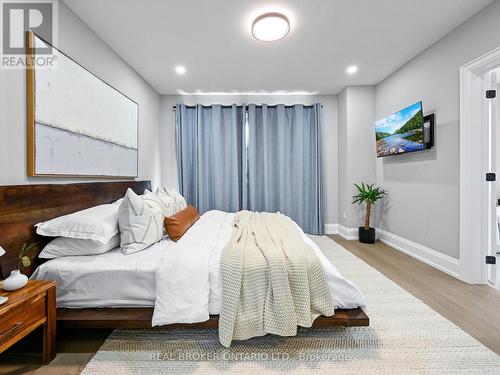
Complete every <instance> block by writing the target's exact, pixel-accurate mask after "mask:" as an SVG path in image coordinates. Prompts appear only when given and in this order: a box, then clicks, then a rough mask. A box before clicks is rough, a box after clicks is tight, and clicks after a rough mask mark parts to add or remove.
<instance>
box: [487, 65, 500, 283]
mask: <svg viewBox="0 0 500 375" xmlns="http://www.w3.org/2000/svg"><path fill="white" fill-rule="evenodd" d="M496 88H497V79H496V71H491V72H489V73H486V74H485V76H484V79H483V92H484V96H483V121H484V122H486V126H485V127H483V129H487V131H488V134H487V137H483V139H484V140H485V141H486V142H487V144H486V145H484V146H485V147H484V151H486V152H484V153H483V155H484V156H485V159H486V160H484V163H483V166H484V170H483V172H484V176H485V180H486V174H487V173H496V148H497V145H496V143H497V142H496V132H497V129H496V127H497V123H496V109H497V107H496V100H497V98H496V97H494V98H493V97H490V98H488V97H487V91H490V96H494V95H493V91H491V90H496ZM499 147H500V145H499ZM499 151H500V150H499ZM496 178H497V179H498V178H500V174H499V175H498V176H496ZM496 183H500V181H499V182H496V181H490V182H489V181H485V185H484V189H485V191H484V192H485V194H484V197H485V198H486V199H485V201H484V202H483V203H484V204H485V205H486V206H487V211H486V214H487V218H486V220H485V224H486V231H485V235H486V241H485V243H484V245H483V246H484V247H483V248H485V250H486V252H485V255H486V256H493V257H496V253H497V251H498V246H499V243H500V239H499V229H498V221H497V213H496V206H497V193H496ZM483 207H484V206H483ZM483 262H484V263H485V264H486V259H483ZM486 267H487V270H486V274H487V278H488V282H489V283H490V284H491V285H493V286H496V284H497V281H498V280H497V277H498V276H497V267H496V266H495V265H490V264H487V265H486Z"/></svg>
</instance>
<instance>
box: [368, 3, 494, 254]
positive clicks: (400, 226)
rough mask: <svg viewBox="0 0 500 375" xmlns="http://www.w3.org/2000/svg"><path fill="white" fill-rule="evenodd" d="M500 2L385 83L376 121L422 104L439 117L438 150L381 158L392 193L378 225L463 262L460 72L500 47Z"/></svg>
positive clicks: (380, 169)
mask: <svg viewBox="0 0 500 375" xmlns="http://www.w3.org/2000/svg"><path fill="white" fill-rule="evenodd" d="M499 20H500V1H496V2H494V3H492V4H491V5H490V6H488V7H486V8H485V9H483V10H482V11H481V12H479V13H478V14H476V15H475V16H474V17H472V18H471V19H469V20H468V21H467V22H465V23H464V24H462V25H461V26H460V27H458V28H457V29H456V30H454V31H453V32H451V33H450V34H448V35H447V36H446V37H444V38H443V39H441V40H440V41H438V42H437V43H435V44H434V45H433V46H431V47H430V48H428V49H427V50H426V51H424V52H423V53H422V54H420V55H419V56H417V57H416V58H415V59H413V60H412V61H410V62H409V63H408V64H406V65H405V66H403V67H402V68H401V69H399V70H398V71H396V72H395V73H393V74H392V75H391V76H390V77H388V78H387V79H385V80H384V81H383V82H381V83H380V84H379V85H378V86H377V89H376V117H377V119H378V118H382V117H385V116H387V115H389V114H391V113H393V112H395V111H397V110H399V109H401V108H404V107H406V106H407V105H409V104H412V103H415V102H417V101H419V100H422V101H423V105H424V112H425V113H430V112H434V113H435V114H436V131H435V144H436V146H435V148H433V149H432V150H430V151H425V152H418V153H414V154H408V155H400V156H395V157H386V158H382V159H379V160H377V182H378V183H379V184H380V185H382V186H384V187H385V188H387V189H388V190H389V193H390V207H389V210H388V211H387V214H386V216H385V219H384V222H381V223H380V225H379V227H381V228H382V229H385V230H387V231H388V232H391V233H393V234H396V235H398V236H401V237H403V238H405V239H407V240H410V241H414V242H416V243H418V244H420V245H423V246H426V247H428V248H430V249H433V250H436V251H438V252H440V253H442V254H446V255H449V256H451V257H454V258H458V241H459V115H460V108H459V99H460V91H459V90H460V88H459V68H460V67H461V66H462V65H464V64H466V63H468V62H469V61H471V60H473V59H475V58H477V57H479V56H481V55H483V54H485V53H487V52H489V51H491V50H493V49H494V48H497V47H500V23H499Z"/></svg>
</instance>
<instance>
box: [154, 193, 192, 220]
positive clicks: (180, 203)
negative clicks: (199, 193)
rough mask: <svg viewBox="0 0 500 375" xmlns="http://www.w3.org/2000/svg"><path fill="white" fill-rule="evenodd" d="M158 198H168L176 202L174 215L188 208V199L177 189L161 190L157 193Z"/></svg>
mask: <svg viewBox="0 0 500 375" xmlns="http://www.w3.org/2000/svg"><path fill="white" fill-rule="evenodd" d="M156 194H157V195H158V196H167V197H170V198H171V199H173V200H174V211H175V212H174V214H176V213H177V212H179V211H182V210H183V209H185V208H186V207H187V203H186V199H184V197H183V196H182V195H181V194H180V193H179V192H178V191H177V190H175V189H167V188H161V189H158V190H157V191H156Z"/></svg>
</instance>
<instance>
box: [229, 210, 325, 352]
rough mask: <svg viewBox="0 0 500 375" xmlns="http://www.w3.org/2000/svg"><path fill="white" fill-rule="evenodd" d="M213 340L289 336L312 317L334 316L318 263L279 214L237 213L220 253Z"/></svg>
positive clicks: (295, 230) (321, 269) (291, 224)
mask: <svg viewBox="0 0 500 375" xmlns="http://www.w3.org/2000/svg"><path fill="white" fill-rule="evenodd" d="M221 272H222V308H221V312H220V317H219V340H220V342H221V344H222V345H224V346H225V347H229V346H230V345H231V341H232V340H246V339H248V338H251V337H256V336H263V335H265V334H267V333H272V334H276V335H280V336H295V335H296V334H297V326H302V327H310V326H311V325H312V323H313V321H314V319H316V318H317V317H318V316H320V315H325V316H331V315H333V314H334V309H333V304H332V297H331V295H330V292H329V289H328V285H327V282H326V278H325V272H324V270H323V266H322V265H321V262H320V260H319V259H318V258H317V256H316V254H314V251H313V249H311V248H310V247H309V246H308V245H307V244H306V243H305V241H304V240H303V238H302V234H301V233H300V230H299V228H298V227H297V225H296V224H295V223H294V222H293V221H292V220H291V219H290V218H288V217H286V216H284V215H282V214H279V213H277V214H272V213H257V212H249V211H241V212H238V213H237V214H236V215H235V220H234V229H233V234H232V237H231V239H230V241H229V242H228V244H227V245H226V247H225V248H224V250H223V253H222V259H221Z"/></svg>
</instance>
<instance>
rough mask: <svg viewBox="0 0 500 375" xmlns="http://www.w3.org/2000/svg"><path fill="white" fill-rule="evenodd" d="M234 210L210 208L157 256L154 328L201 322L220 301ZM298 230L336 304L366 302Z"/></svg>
mask: <svg viewBox="0 0 500 375" xmlns="http://www.w3.org/2000/svg"><path fill="white" fill-rule="evenodd" d="M233 219H234V214H231V213H226V212H221V211H209V212H207V213H205V214H204V215H203V216H202V217H201V218H200V220H198V222H197V223H196V226H193V227H192V228H191V229H190V230H189V232H188V233H187V234H186V235H185V236H184V237H182V238H181V239H180V240H179V241H178V242H177V244H176V246H173V247H172V248H171V249H170V251H168V252H167V253H166V254H165V256H164V257H163V258H162V261H161V262H160V264H159V265H158V268H157V270H156V303H155V309H154V314H153V326H155V325H164V324H171V323H196V322H203V321H205V320H207V319H208V318H209V315H210V314H218V313H219V311H220V307H221V302H222V277H221V272H220V258H221V255H222V250H223V249H224V247H225V245H226V243H227V242H228V241H229V239H230V236H231V231H232V223H233ZM297 230H299V231H300V232H301V233H302V236H303V238H304V240H305V241H306V242H307V243H308V244H310V246H311V247H312V248H313V250H314V251H315V253H316V255H317V256H318V257H319V259H320V261H321V263H322V264H323V267H324V269H325V276H326V279H327V282H328V287H329V288H330V292H331V295H332V302H333V305H334V307H335V308H346V309H351V308H355V307H359V306H365V304H366V303H365V299H364V296H363V295H362V294H361V292H360V291H359V289H358V288H357V287H356V286H355V285H354V284H352V283H351V282H349V281H347V280H346V279H344V278H343V277H342V275H340V273H339V271H338V270H337V269H336V268H335V267H334V266H333V265H332V264H331V263H330V262H329V261H328V259H326V257H325V256H324V255H323V253H321V250H320V249H319V248H318V246H317V245H316V244H315V243H314V242H313V241H312V240H311V239H310V238H309V237H307V236H306V235H305V234H304V232H302V230H301V229H300V228H299V227H298V226H297Z"/></svg>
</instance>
